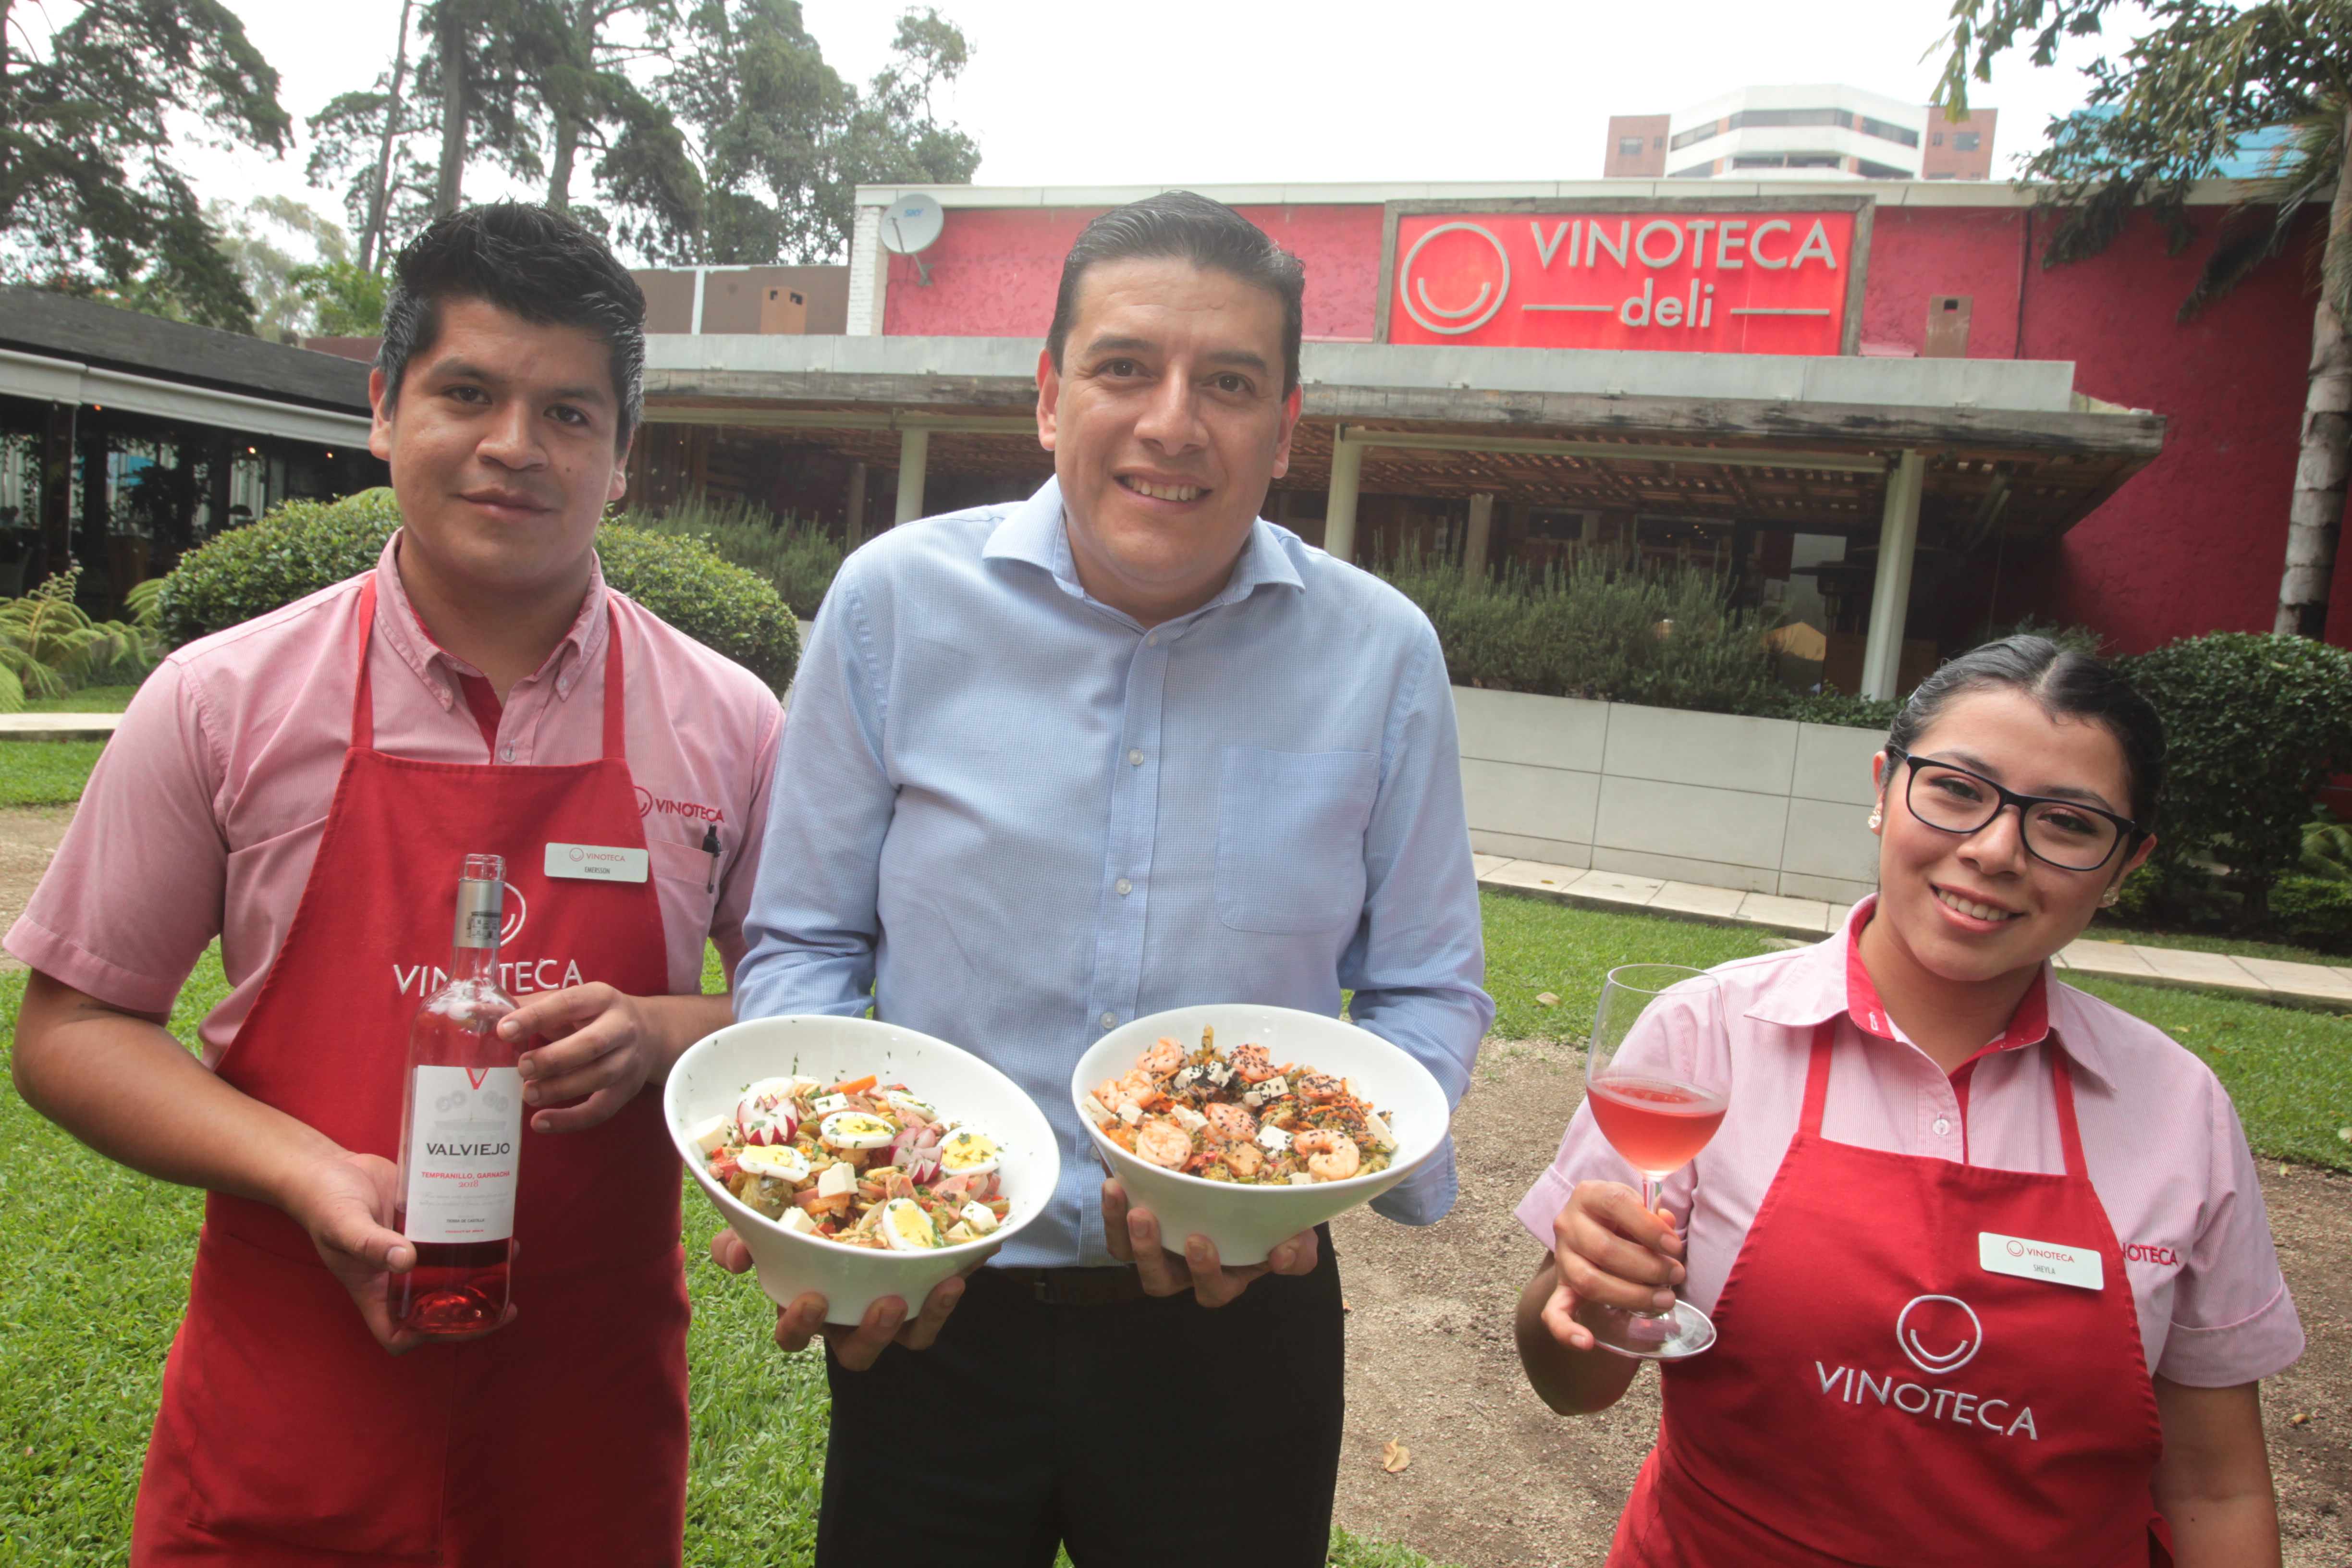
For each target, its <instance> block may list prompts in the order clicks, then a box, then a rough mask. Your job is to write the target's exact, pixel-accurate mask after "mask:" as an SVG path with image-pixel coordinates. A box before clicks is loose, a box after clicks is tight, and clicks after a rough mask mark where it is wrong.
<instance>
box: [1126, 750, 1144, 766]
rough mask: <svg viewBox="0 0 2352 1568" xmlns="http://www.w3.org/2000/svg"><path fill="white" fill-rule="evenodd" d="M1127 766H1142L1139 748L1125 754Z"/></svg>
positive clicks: (1141, 754)
mask: <svg viewBox="0 0 2352 1568" xmlns="http://www.w3.org/2000/svg"><path fill="white" fill-rule="evenodd" d="M1127 765H1128V766H1129V767H1130V768H1139V767H1141V766H1142V765H1143V752H1142V751H1141V749H1140V748H1139V749H1137V750H1135V751H1131V752H1128V753H1127Z"/></svg>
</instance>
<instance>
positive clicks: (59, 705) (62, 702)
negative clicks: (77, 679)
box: [25, 686, 139, 713]
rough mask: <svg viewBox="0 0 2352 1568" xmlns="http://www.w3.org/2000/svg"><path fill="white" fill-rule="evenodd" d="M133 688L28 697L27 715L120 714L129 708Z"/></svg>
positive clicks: (93, 688) (87, 688) (91, 688)
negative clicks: (58, 695) (61, 695)
mask: <svg viewBox="0 0 2352 1568" xmlns="http://www.w3.org/2000/svg"><path fill="white" fill-rule="evenodd" d="M138 690H139V689H138V688H137V687H135V686H85V687H83V688H82V689H80V690H79V691H68V692H67V693H66V694H65V695H64V696H63V697H28V698H26V700H25V711H26V712H27V713H120V712H121V711H122V710H124V709H126V708H128V707H130V706H131V697H132V696H133V695H135V694H136V693H137V691H138Z"/></svg>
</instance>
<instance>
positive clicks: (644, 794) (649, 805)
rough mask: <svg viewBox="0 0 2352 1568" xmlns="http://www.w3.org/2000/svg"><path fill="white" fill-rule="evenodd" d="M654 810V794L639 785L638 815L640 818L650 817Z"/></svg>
mask: <svg viewBox="0 0 2352 1568" xmlns="http://www.w3.org/2000/svg"><path fill="white" fill-rule="evenodd" d="M653 809H654V792H653V791H651V790H649V789H647V788H646V786H645V785H643V784H639V785H637V815H638V816H650V815H652V813H653Z"/></svg>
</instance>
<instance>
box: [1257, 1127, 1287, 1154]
mask: <svg viewBox="0 0 2352 1568" xmlns="http://www.w3.org/2000/svg"><path fill="white" fill-rule="evenodd" d="M1257 1141H1258V1142H1260V1143H1263V1144H1265V1146H1266V1147H1267V1148H1268V1149H1271V1150H1273V1151H1274V1152H1276V1153H1277V1154H1279V1153H1281V1152H1283V1151H1284V1150H1285V1149H1287V1148H1289V1147H1290V1134H1289V1133H1287V1132H1285V1131H1283V1130H1282V1129H1281V1128H1279V1127H1261V1128H1259V1129H1258V1130H1257Z"/></svg>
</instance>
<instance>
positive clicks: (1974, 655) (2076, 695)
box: [1886, 636, 2165, 834]
mask: <svg viewBox="0 0 2352 1568" xmlns="http://www.w3.org/2000/svg"><path fill="white" fill-rule="evenodd" d="M2002 689H2007V690H2011V691H2021V692H2023V693H2024V694H2025V695H2026V696H2028V697H2031V698H2032V699H2033V700H2034V701H2036V702H2038V703H2040V704H2041V705H2042V711H2043V712H2045V713H2048V714H2050V715H2052V716H2053V717H2063V718H2068V719H2080V720H2083V721H2086V722H2088V723H2093V724H2096V725H2098V726H2099V727H2100V728H2102V729H2104V730H2105V731H2107V733H2109V734H2111V735H2113V736H2114V737H2115V738H2116V745H2117V746H2119V747H2121V748H2122V750H2123V754H2124V781H2125V783H2126V784H2127V785H2128V786H2129V788H2130V790H2131V816H2132V820H2133V821H2134V822H2136V823H2137V824H2138V825H2139V827H2140V831H2141V832H2142V833H2143V834H2146V833H2149V832H2153V831H2154V830H2155V825H2156V806H2157V801H2158V798H2159V797H2160V796H2161V795H2163V793H2164V768H2165V743H2164V721H2163V720H2162V719H2160V718H2158V716H2157V712H2156V709H2155V708H2154V707H2153V706H2151V705H2150V704H2149V702H2148V700H2147V698H2145V697H2142V696H2141V695H2140V694H2139V693H2138V692H2137V691H2135V690H2133V689H2131V686H2130V684H2129V683H2128V682H2126V680H2125V679H2124V678H2123V677H2122V676H2120V675H2118V674H2116V672H2115V670H2113V669H2112V668H2109V667H2108V666H2107V665H2105V664H2104V663H2102V662H2100V660H2098V659H2097V658H2094V657H2092V656H2091V655H2089V654H2087V653H2084V652H2082V651H2081V650H2080V649H2077V648H2070V647H2061V646H2059V645H2058V644H2057V643H2054V642H2052V641H2051V640H2050V639H2049V638H2048V637H2027V636H2020V637H2003V638H2001V640H2000V641H1999V642H1989V643H1987V644H1985V645H1984V646H1983V647H1978V648H1972V649H1970V650H1969V652H1967V653H1964V654H1962V655H1960V657H1959V658H1956V659H1953V660H1951V661H1950V662H1949V663H1948V664H1945V665H1944V666H1942V667H1941V668H1938V669H1937V671H1936V673H1935V674H1933V675H1931V676H1929V677H1928V678H1927V679H1925V680H1923V681H1921V682H1920V683H1919V688H1918V689H1917V690H1916V691H1914V692H1912V693H1911V697H1910V700H1908V701H1906V702H1905V703H1904V704H1903V710H1902V711H1901V712H1899V713H1897V714H1895V723H1894V726H1893V728H1891V729H1890V730H1888V731H1887V732H1886V743H1887V744H1888V745H1890V746H1900V747H1901V748H1903V750H1904V751H1905V752H1909V751H1910V750H1911V749H1912V747H1913V744H1914V743H1915V742H1917V740H1918V739H1919V737H1920V736H1921V735H1922V734H1924V733H1925V732H1926V731H1927V728H1928V727H1929V726H1930V725H1932V724H1934V723H1935V721H1937V719H1938V718H1940V717H1941V716H1942V715H1943V711H1944V710H1945V709H1946V708H1948V707H1949V706H1950V705H1951V703H1952V701H1953V700H1954V699H1955V698H1960V697H1966V696H1969V695H1970V694H1971V693H1974V692H1979V691H1996V690H2002ZM1886 776H1887V778H1888V779H1889V780H1892V779H1893V777H1894V772H1893V770H1892V769H1890V770H1888V772H1887V774H1886Z"/></svg>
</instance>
